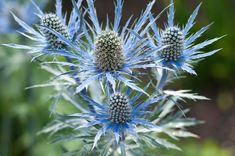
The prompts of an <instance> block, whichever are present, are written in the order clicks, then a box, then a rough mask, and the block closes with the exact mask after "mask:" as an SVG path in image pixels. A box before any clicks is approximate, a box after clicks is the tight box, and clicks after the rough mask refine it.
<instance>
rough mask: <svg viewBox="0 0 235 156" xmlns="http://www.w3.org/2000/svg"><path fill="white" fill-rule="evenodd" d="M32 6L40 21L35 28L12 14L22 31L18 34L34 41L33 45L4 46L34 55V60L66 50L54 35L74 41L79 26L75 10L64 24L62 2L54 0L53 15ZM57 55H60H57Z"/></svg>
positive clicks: (77, 5) (77, 4)
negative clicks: (54, 9)
mask: <svg viewBox="0 0 235 156" xmlns="http://www.w3.org/2000/svg"><path fill="white" fill-rule="evenodd" d="M32 4H33V6H34V7H35V10H37V12H36V13H35V16H36V15H37V16H38V17H39V19H40V23H39V24H38V25H37V28H34V27H33V26H30V25H28V24H27V23H25V22H24V21H22V20H21V19H19V18H18V17H17V16H16V15H14V14H13V17H14V19H15V20H16V22H18V23H19V25H20V26H21V27H22V28H23V29H24V31H23V32H20V33H21V34H22V35H23V36H25V37H27V38H29V39H30V40H32V41H34V44H32V45H30V46H28V45H17V44H7V45H6V46H9V47H13V48H18V49H26V50H28V51H29V53H33V54H35V56H34V58H37V57H40V56H43V55H45V54H46V55H51V51H53V50H55V49H64V48H66V46H65V43H64V42H63V41H61V40H60V39H59V37H58V36H57V35H56V33H58V34H59V35H61V36H63V37H64V38H67V39H70V40H71V39H72V38H75V39H76V35H78V34H77V31H76V29H77V27H79V25H80V22H81V21H80V16H79V15H78V13H77V12H76V11H75V8H74V9H73V10H72V12H71V15H70V18H69V20H68V22H66V17H65V16H63V14H62V0H56V11H55V13H43V12H42V10H41V9H40V8H39V7H38V6H37V5H36V4H35V2H34V1H32ZM80 5H81V0H79V1H78V2H77V3H76V7H78V8H79V7H80ZM30 24H31V23H30ZM57 54H58V55H59V54H60V53H57Z"/></svg>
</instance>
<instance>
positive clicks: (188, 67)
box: [180, 63, 197, 75]
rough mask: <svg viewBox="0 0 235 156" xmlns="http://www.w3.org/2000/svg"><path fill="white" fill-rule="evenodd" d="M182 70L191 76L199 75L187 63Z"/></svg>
mask: <svg viewBox="0 0 235 156" xmlns="http://www.w3.org/2000/svg"><path fill="white" fill-rule="evenodd" d="M180 68H181V69H182V70H183V71H186V72H188V73H190V74H193V75H197V73H196V72H195V71H194V70H193V69H192V68H191V67H190V66H189V65H187V64H186V63H184V64H183V65H182V66H180Z"/></svg>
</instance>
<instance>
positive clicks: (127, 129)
mask: <svg viewBox="0 0 235 156" xmlns="http://www.w3.org/2000/svg"><path fill="white" fill-rule="evenodd" d="M148 86H149V85H147V86H146V87H145V89H147V88H148ZM131 94H132V92H130V91H129V90H128V91H125V92H124V91H120V90H119V91H118V92H115V93H112V94H110V95H109V93H108V99H107V100H106V102H103V103H99V102H96V101H94V100H93V99H92V98H91V97H89V96H88V95H84V94H82V93H81V94H80V95H81V97H82V98H83V99H84V100H85V101H87V102H88V103H89V105H92V106H93V107H94V109H95V111H94V112H87V113H75V114H71V115H68V116H69V117H70V119H71V118H78V119H79V120H81V119H82V120H83V121H81V122H80V123H79V124H78V125H77V123H74V124H73V122H74V121H75V120H70V121H71V122H70V123H69V125H70V124H71V125H76V127H74V128H75V129H77V130H79V129H81V128H89V129H92V127H94V126H98V127H100V128H99V130H98V132H97V134H96V136H95V138H94V143H93V148H94V147H96V146H97V143H98V141H99V140H100V138H101V136H102V135H106V133H109V134H111V135H113V136H114V141H115V143H116V144H118V145H119V143H120V141H121V142H122V141H124V140H125V137H127V136H128V135H131V136H132V137H134V138H136V140H138V134H137V131H136V126H144V127H146V128H147V129H151V130H156V131H157V132H160V131H161V128H160V127H158V126H157V125H155V124H153V123H152V122H151V121H148V120H147V119H145V118H144V117H146V116H148V115H149V113H150V112H149V111H148V109H149V107H150V106H151V105H153V104H156V103H157V102H159V101H160V100H162V99H164V98H166V97H167V96H163V95H161V96H155V97H151V98H148V99H147V100H145V101H142V102H139V100H140V99H139V98H140V97H141V96H142V94H143V93H137V94H136V95H134V96H132V95H131Z"/></svg>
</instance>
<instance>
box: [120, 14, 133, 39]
mask: <svg viewBox="0 0 235 156" xmlns="http://www.w3.org/2000/svg"><path fill="white" fill-rule="evenodd" d="M132 17H133V16H131V17H130V18H129V19H128V20H127V22H126V24H125V25H124V26H123V28H122V32H121V34H120V36H121V38H122V40H125V39H124V38H125V36H128V35H127V33H126V31H127V28H128V26H129V24H130V22H131V19H132Z"/></svg>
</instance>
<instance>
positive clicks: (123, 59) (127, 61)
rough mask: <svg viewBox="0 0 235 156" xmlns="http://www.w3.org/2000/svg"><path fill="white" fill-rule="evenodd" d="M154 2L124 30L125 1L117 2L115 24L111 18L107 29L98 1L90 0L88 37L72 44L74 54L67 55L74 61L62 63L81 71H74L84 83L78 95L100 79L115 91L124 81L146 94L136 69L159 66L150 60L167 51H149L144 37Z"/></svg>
mask: <svg viewBox="0 0 235 156" xmlns="http://www.w3.org/2000/svg"><path fill="white" fill-rule="evenodd" d="M154 2H155V1H152V2H150V3H149V4H148V5H147V8H146V9H145V11H143V13H142V14H141V16H140V18H138V19H136V22H134V23H133V24H131V23H130V22H131V18H130V19H129V20H127V21H126V23H125V24H124V26H123V27H121V26H120V23H121V17H122V7H123V0H116V5H115V17H114V22H113V23H111V22H110V19H109V17H108V16H107V21H106V24H105V26H103V25H102V24H100V22H99V20H98V17H97V14H96V9H95V6H94V0H87V4H88V8H87V14H88V16H89V18H90V22H88V21H86V19H84V24H83V26H82V27H81V29H82V30H81V31H82V32H83V35H84V36H81V38H80V39H78V42H68V46H69V47H70V48H71V49H70V50H72V51H73V52H70V51H69V52H68V51H64V55H66V57H68V58H70V59H71V60H73V62H72V63H69V64H68V63H64V62H61V64H63V65H68V66H70V67H77V69H78V70H76V71H75V70H72V71H71V72H72V73H73V72H74V74H73V75H75V76H76V77H79V78H80V80H81V81H79V82H78V85H79V86H78V87H77V88H76V93H79V92H81V91H82V90H83V89H85V88H87V87H88V86H89V85H90V84H91V83H92V82H94V81H95V80H99V81H100V83H101V84H105V85H106V84H111V86H112V89H113V91H114V90H115V87H116V83H117V82H122V83H125V85H127V86H129V87H130V88H132V89H134V90H137V91H140V92H144V91H143V89H141V88H140V87H139V86H138V85H137V84H136V83H135V81H134V80H138V78H137V76H139V74H138V73H135V74H133V73H134V70H135V69H143V68H151V67H155V66H156V65H155V64H154V63H153V62H151V61H149V60H150V58H151V57H152V55H154V53H155V52H156V51H160V50H162V49H163V48H162V49H161V48H155V49H149V48H148V47H147V45H148V44H149V42H148V41H146V38H144V36H145V35H146V34H147V33H148V30H149V28H150V24H148V17H149V15H150V13H151V12H150V11H151V9H152V6H153V5H154ZM83 39H85V41H84V40H83ZM59 63H60V62H58V64H59ZM135 71H136V70H135ZM71 72H67V73H71ZM144 93H146V92H144ZM146 94H147V93H146Z"/></svg>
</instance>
